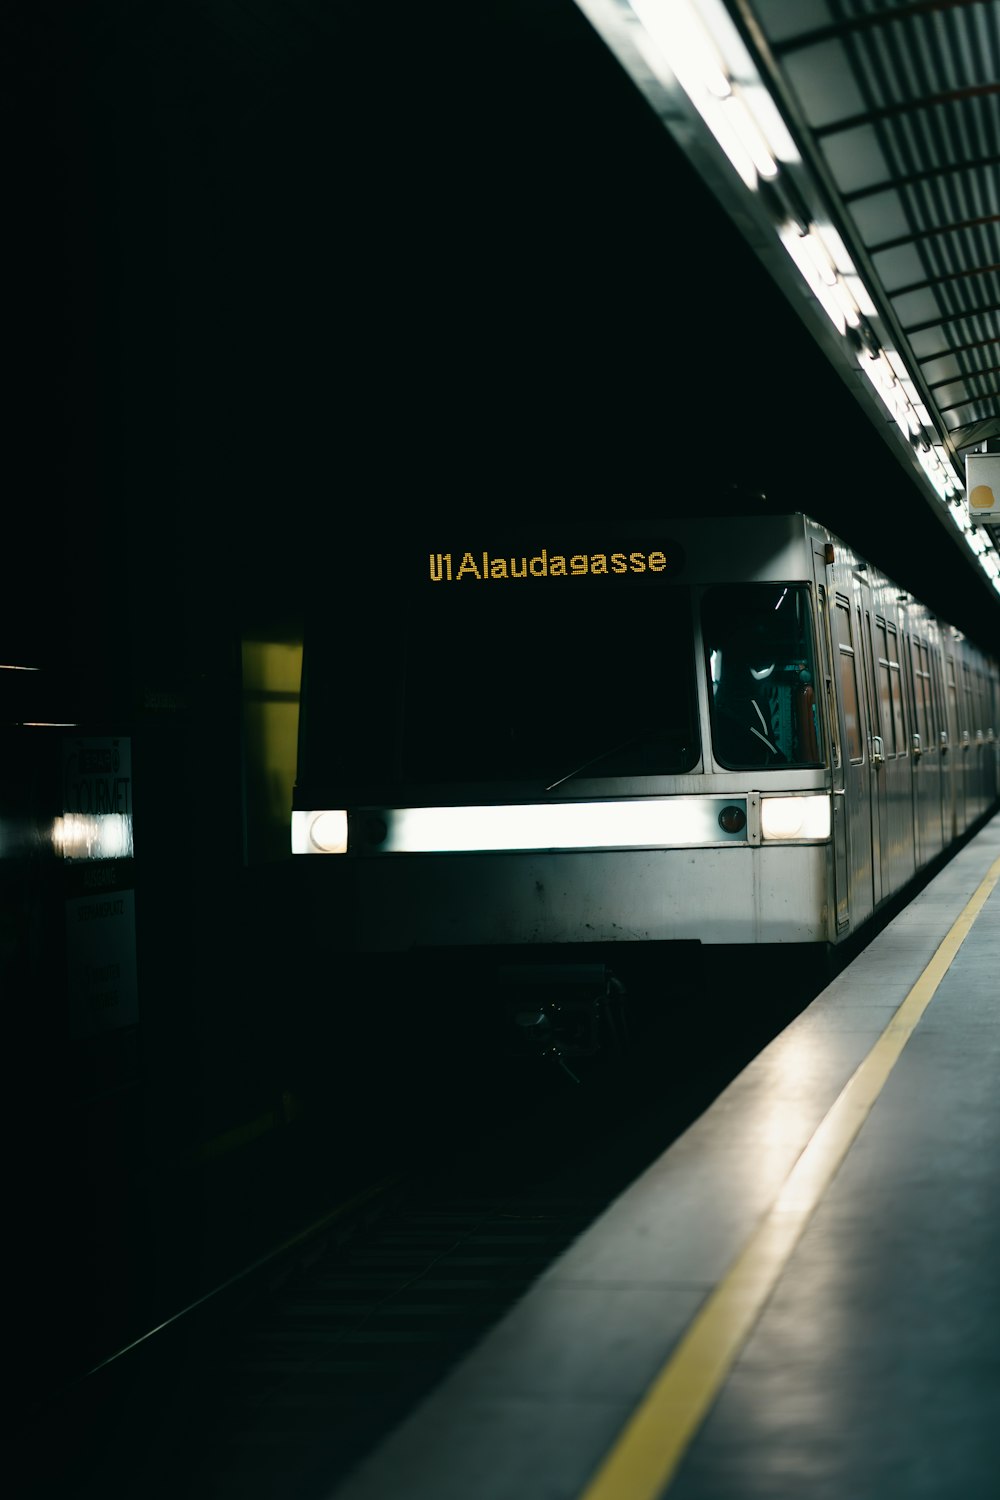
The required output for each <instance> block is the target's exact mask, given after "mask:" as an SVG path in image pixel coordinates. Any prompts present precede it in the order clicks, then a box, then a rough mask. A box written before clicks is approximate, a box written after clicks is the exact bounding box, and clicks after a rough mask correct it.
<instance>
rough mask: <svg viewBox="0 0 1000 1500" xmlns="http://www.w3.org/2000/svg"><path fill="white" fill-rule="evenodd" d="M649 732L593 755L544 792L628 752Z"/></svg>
mask: <svg viewBox="0 0 1000 1500" xmlns="http://www.w3.org/2000/svg"><path fill="white" fill-rule="evenodd" d="M649 732H650V731H649V728H648V727H647V728H645V729H640V730H639V732H638V734H633V735H630V736H629V738H628V739H627V740H622V742H621V744H620V745H611V746H609V748H608V749H607V750H601V751H599V752H598V754H597V755H592V756H591V757H590V759H589V760H585V761H581V763H580V764H579V765H578V766H574V767H573V769H572V771H567V772H566V774H565V776H558V777H557V778H556V780H555V781H553V782H552V783H551V784H550V785H549V786H547V787H545V788H544V789H543V790H545V791H546V792H554V791H555V789H556V787H557V786H562V784H563V782H564V781H571V780H572V779H573V777H574V776H579V774H580V772H581V771H585V770H586V769H587V767H588V766H596V765H597V762H598V761H600V760H607V758H608V756H609V755H615V754H617V752H618V751H619V750H628V749H629V748H630V747H631V746H632V745H637V744H638V743H639V741H640V740H644V739H645V738H646V736H647V734H649Z"/></svg>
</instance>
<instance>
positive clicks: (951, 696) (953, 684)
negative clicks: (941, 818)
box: [944, 644, 965, 837]
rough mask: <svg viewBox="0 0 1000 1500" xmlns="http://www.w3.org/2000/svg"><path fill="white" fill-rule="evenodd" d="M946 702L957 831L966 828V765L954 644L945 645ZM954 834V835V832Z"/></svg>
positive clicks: (949, 768) (953, 813) (949, 765)
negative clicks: (964, 762)
mask: <svg viewBox="0 0 1000 1500" xmlns="http://www.w3.org/2000/svg"><path fill="white" fill-rule="evenodd" d="M944 688H945V694H944V704H945V713H946V715H947V718H948V728H947V731H946V733H947V735H948V739H947V743H946V745H945V756H946V758H947V762H948V781H949V783H950V787H949V790H950V792H951V810H952V818H953V821H954V831H955V834H957V833H959V832H961V831H962V830H963V829H964V828H965V768H964V766H963V764H962V734H961V720H960V705H959V699H958V663H957V662H956V660H955V647H954V645H948V644H946V645H945V648H944ZM953 837H954V835H953Z"/></svg>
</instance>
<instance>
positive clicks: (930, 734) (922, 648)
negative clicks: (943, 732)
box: [913, 641, 934, 749]
mask: <svg viewBox="0 0 1000 1500" xmlns="http://www.w3.org/2000/svg"><path fill="white" fill-rule="evenodd" d="M913 644H914V649H915V652H916V660H915V662H914V666H913V679H914V680H913V702H914V706H915V708H916V712H917V733H918V734H919V735H920V737H921V742H922V743H923V745H924V748H925V749H928V748H930V747H931V746H932V745H933V744H934V702H933V698H932V695H931V673H930V663H929V661H928V660H927V646H926V645H925V643H924V642H923V641H914V643H913Z"/></svg>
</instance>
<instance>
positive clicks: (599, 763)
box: [291, 514, 1000, 962]
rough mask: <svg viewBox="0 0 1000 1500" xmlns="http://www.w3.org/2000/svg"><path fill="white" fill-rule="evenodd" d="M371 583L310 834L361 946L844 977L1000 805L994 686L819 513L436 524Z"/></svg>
mask: <svg viewBox="0 0 1000 1500" xmlns="http://www.w3.org/2000/svg"><path fill="white" fill-rule="evenodd" d="M351 568H352V570H353V571H352V573H351V576H350V577H347V575H346V570H345V577H344V579H343V580H342V582H341V584H340V585H339V586H338V587H337V588H336V589H335V590H331V591H330V592H329V593H328V594H327V596H326V598H325V599H324V602H323V604H322V607H321V609H319V610H316V611H314V612H313V613H312V615H311V616H310V617H307V624H306V637H305V650H304V666H303V682H302V702H301V716H300V741H299V763H298V775H297V782H296V786H295V790H294V799H293V811H292V829H291V834H292V846H293V851H294V852H295V853H296V854H327V855H330V856H332V858H331V859H329V860H327V861H326V862H325V866H324V867H323V868H324V870H325V871H326V872H327V873H326V874H324V876H323V877H322V879H321V880H320V882H319V884H317V885H314V883H313V882H312V881H310V882H308V884H309V886H310V889H311V891H312V893H313V894H314V895H316V896H317V897H318V901H319V905H318V908H317V909H318V911H319V920H320V923H321V925H322V926H323V930H324V932H325V933H326V935H327V936H329V937H332V938H333V939H334V941H335V942H336V943H337V944H339V945H340V947H341V948H342V949H343V950H348V949H350V950H352V951H356V952H359V953H370V954H378V953H389V952H392V951H396V952H404V951H408V952H417V951H421V952H437V953H440V954H444V953H445V952H447V951H448V950H450V949H458V948H461V949H463V950H466V951H468V950H473V949H480V950H482V951H483V952H486V951H489V952H490V953H491V954H493V955H494V956H496V955H499V956H500V957H501V958H502V957H504V956H507V957H509V958H511V960H514V959H515V958H516V959H520V960H523V961H524V962H530V961H531V959H532V956H533V955H539V954H541V953H543V952H544V953H545V954H546V955H548V956H552V955H553V954H558V953H559V952H566V953H570V952H572V953H573V954H574V955H575V956H577V957H579V955H580V954H583V955H587V954H590V953H593V954H594V955H597V954H598V953H601V954H602V955H604V954H606V953H607V952H608V951H609V950H610V951H615V950H616V949H619V948H622V947H627V946H629V945H642V944H655V945H662V944H673V943H681V942H685V943H697V944H701V945H747V944H753V945H769V946H770V947H771V948H772V949H773V950H777V949H778V948H782V947H785V946H794V947H795V948H796V950H797V952H798V953H799V954H800V955H801V954H803V952H804V951H805V949H804V945H812V947H813V950H814V951H817V950H823V951H825V952H826V953H827V954H829V953H830V951H831V950H833V949H835V948H836V947H837V945H840V944H843V943H844V942H845V940H847V939H848V938H851V937H854V936H856V935H857V934H859V933H864V932H865V930H866V924H869V927H870V925H871V921H872V919H873V917H874V916H875V914H876V913H878V912H879V911H880V909H881V908H884V907H885V904H886V903H887V902H888V901H889V900H890V899H891V898H892V897H893V896H894V895H896V893H898V892H901V891H902V890H903V889H904V888H905V887H906V885H907V883H908V882H910V881H911V880H913V878H914V877H915V876H916V875H917V874H918V873H919V872H920V871H921V870H922V869H923V868H924V867H925V866H927V865H928V864H929V863H930V862H931V861H933V860H935V859H936V858H937V857H938V856H940V855H942V854H943V853H944V852H945V851H947V849H948V848H949V846H950V845H952V844H953V843H954V842H955V841H956V840H957V839H959V838H960V837H961V836H962V835H963V834H964V833H965V831H966V830H967V829H969V828H970V826H971V825H973V824H974V823H975V822H976V821H977V820H978V819H980V818H981V817H982V816H983V815H984V814H986V813H987V812H989V811H990V810H991V809H993V808H994V807H995V806H996V804H997V796H998V780H1000V775H998V772H1000V763H998V757H1000V746H998V728H1000V666H998V662H997V660H996V659H995V658H993V657H991V656H989V655H987V654H985V653H984V651H983V650H981V649H979V648H978V647H977V646H976V645H975V644H974V643H973V642H971V641H970V640H968V639H965V638H963V636H962V635H961V633H960V632H959V631H957V630H956V629H954V628H952V627H951V626H950V625H949V624H948V623H947V622H945V621H943V620H941V619H939V618H936V616H935V615H934V614H933V613H932V611H931V610H930V609H928V608H927V607H926V606H925V605H923V604H922V603H920V602H919V601H918V600H916V599H914V598H912V597H911V596H910V595H909V594H908V593H907V592H905V590H904V589H903V588H901V587H899V586H897V585H896V584H895V583H894V582H893V581H892V580H891V579H889V578H888V577H886V576H884V575H883V574H882V573H881V572H880V571H879V570H878V568H877V567H876V566H874V565H873V564H872V563H870V562H868V561H867V560H866V559H864V558H862V557H860V556H858V555H857V553H856V552H855V551H853V550H852V548H851V547H850V546H848V545H847V544H846V543H845V542H843V541H842V540H840V539H839V538H838V537H836V536H834V535H833V534H832V533H831V532H830V531H829V530H827V529H826V528H825V527H824V526H823V525H820V524H818V523H817V522H816V521H814V520H812V519H810V518H809V517H807V516H805V515H802V514H785V515H743V516H737V517H733V516H729V515H726V516H723V515H719V516H711V515H708V516H702V517H695V516H690V517H678V518H673V519H670V520H667V521H663V522H659V523H656V522H641V523H639V522H636V523H632V522H629V523H625V522H621V523H619V522H614V521H608V522H607V523H606V524H604V526H603V527H596V528H595V527H594V526H593V525H592V524H589V523H588V524H586V525H583V524H579V525H576V524H571V523H566V522H559V523H553V524H550V525H545V524H538V525H532V526H529V527H527V528H526V534H521V535H520V536H518V537H516V538H514V539H513V540H512V539H511V537H510V536H509V535H505V536H502V537H500V536H497V535H491V534H490V527H489V526H487V525H485V524H483V523H480V522H472V523H468V524H466V525H465V526H461V525H459V526H456V527H453V528H451V529H450V530H449V532H448V534H447V535H444V534H442V533H441V531H440V529H438V528H435V527H434V526H428V527H427V535H426V537H425V538H424V539H423V540H422V541H415V542H412V543H409V542H408V543H406V544H399V545H389V544H388V542H387V543H386V545H385V546H383V547H380V548H378V549H371V548H369V549H368V550H365V549H360V550H358V551H357V552H356V553H354V554H353V555H352V558H351ZM331 595H333V596H334V597H332V598H331ZM310 868H312V867H310ZM318 868H319V867H317V874H318Z"/></svg>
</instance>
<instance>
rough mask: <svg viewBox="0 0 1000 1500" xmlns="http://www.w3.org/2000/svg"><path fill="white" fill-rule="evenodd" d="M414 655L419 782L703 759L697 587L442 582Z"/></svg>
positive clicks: (410, 706)
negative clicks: (694, 609)
mask: <svg viewBox="0 0 1000 1500" xmlns="http://www.w3.org/2000/svg"><path fill="white" fill-rule="evenodd" d="M406 658H407V660H406V682H405V698H404V703H403V710H402V722H403V757H404V758H403V774H404V778H405V779H406V780H412V781H418V782H419V781H449V782H451V781H458V782H461V781H532V782H536V783H537V784H538V787H539V791H541V790H543V789H546V788H551V787H554V786H555V785H557V784H559V783H571V782H572V781H573V780H574V779H575V778H576V777H585V778H586V779H591V778H595V777H611V776H614V777H621V776H655V775H672V774H677V773H679V772H683V771H690V770H692V769H693V767H694V766H695V765H696V764H697V762H698V758H699V754H700V746H699V736H698V715H697V694H696V688H695V661H694V646H693V630H692V620H691V596H690V591H689V590H688V589H686V588H683V587H678V586H676V585H673V584H669V585H665V586H659V587H629V586H628V584H627V583H626V584H622V585H620V586H618V587H614V588H611V587H608V588H604V589H602V588H600V587H592V588H588V587H584V586H576V584H575V583H574V582H573V581H570V582H568V583H567V584H564V585H563V586H562V587H560V586H558V585H556V586H552V587H536V588H532V587H531V586H530V583H529V584H528V585H527V586H526V585H525V584H524V583H523V582H522V583H514V584H511V583H508V584H507V585H506V586H500V587H494V588H491V587H490V586H486V587H478V588H476V587H474V586H473V587H466V588H464V589H458V588H450V589H449V588H447V587H441V588H440V589H439V590H436V589H431V590H430V591H429V595H428V596H425V599H424V601H423V602H422V607H421V609H420V611H419V612H418V613H417V615H416V616H415V617H414V619H413V620H412V621H411V622H410V627H409V628H408V636H407V641H406Z"/></svg>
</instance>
